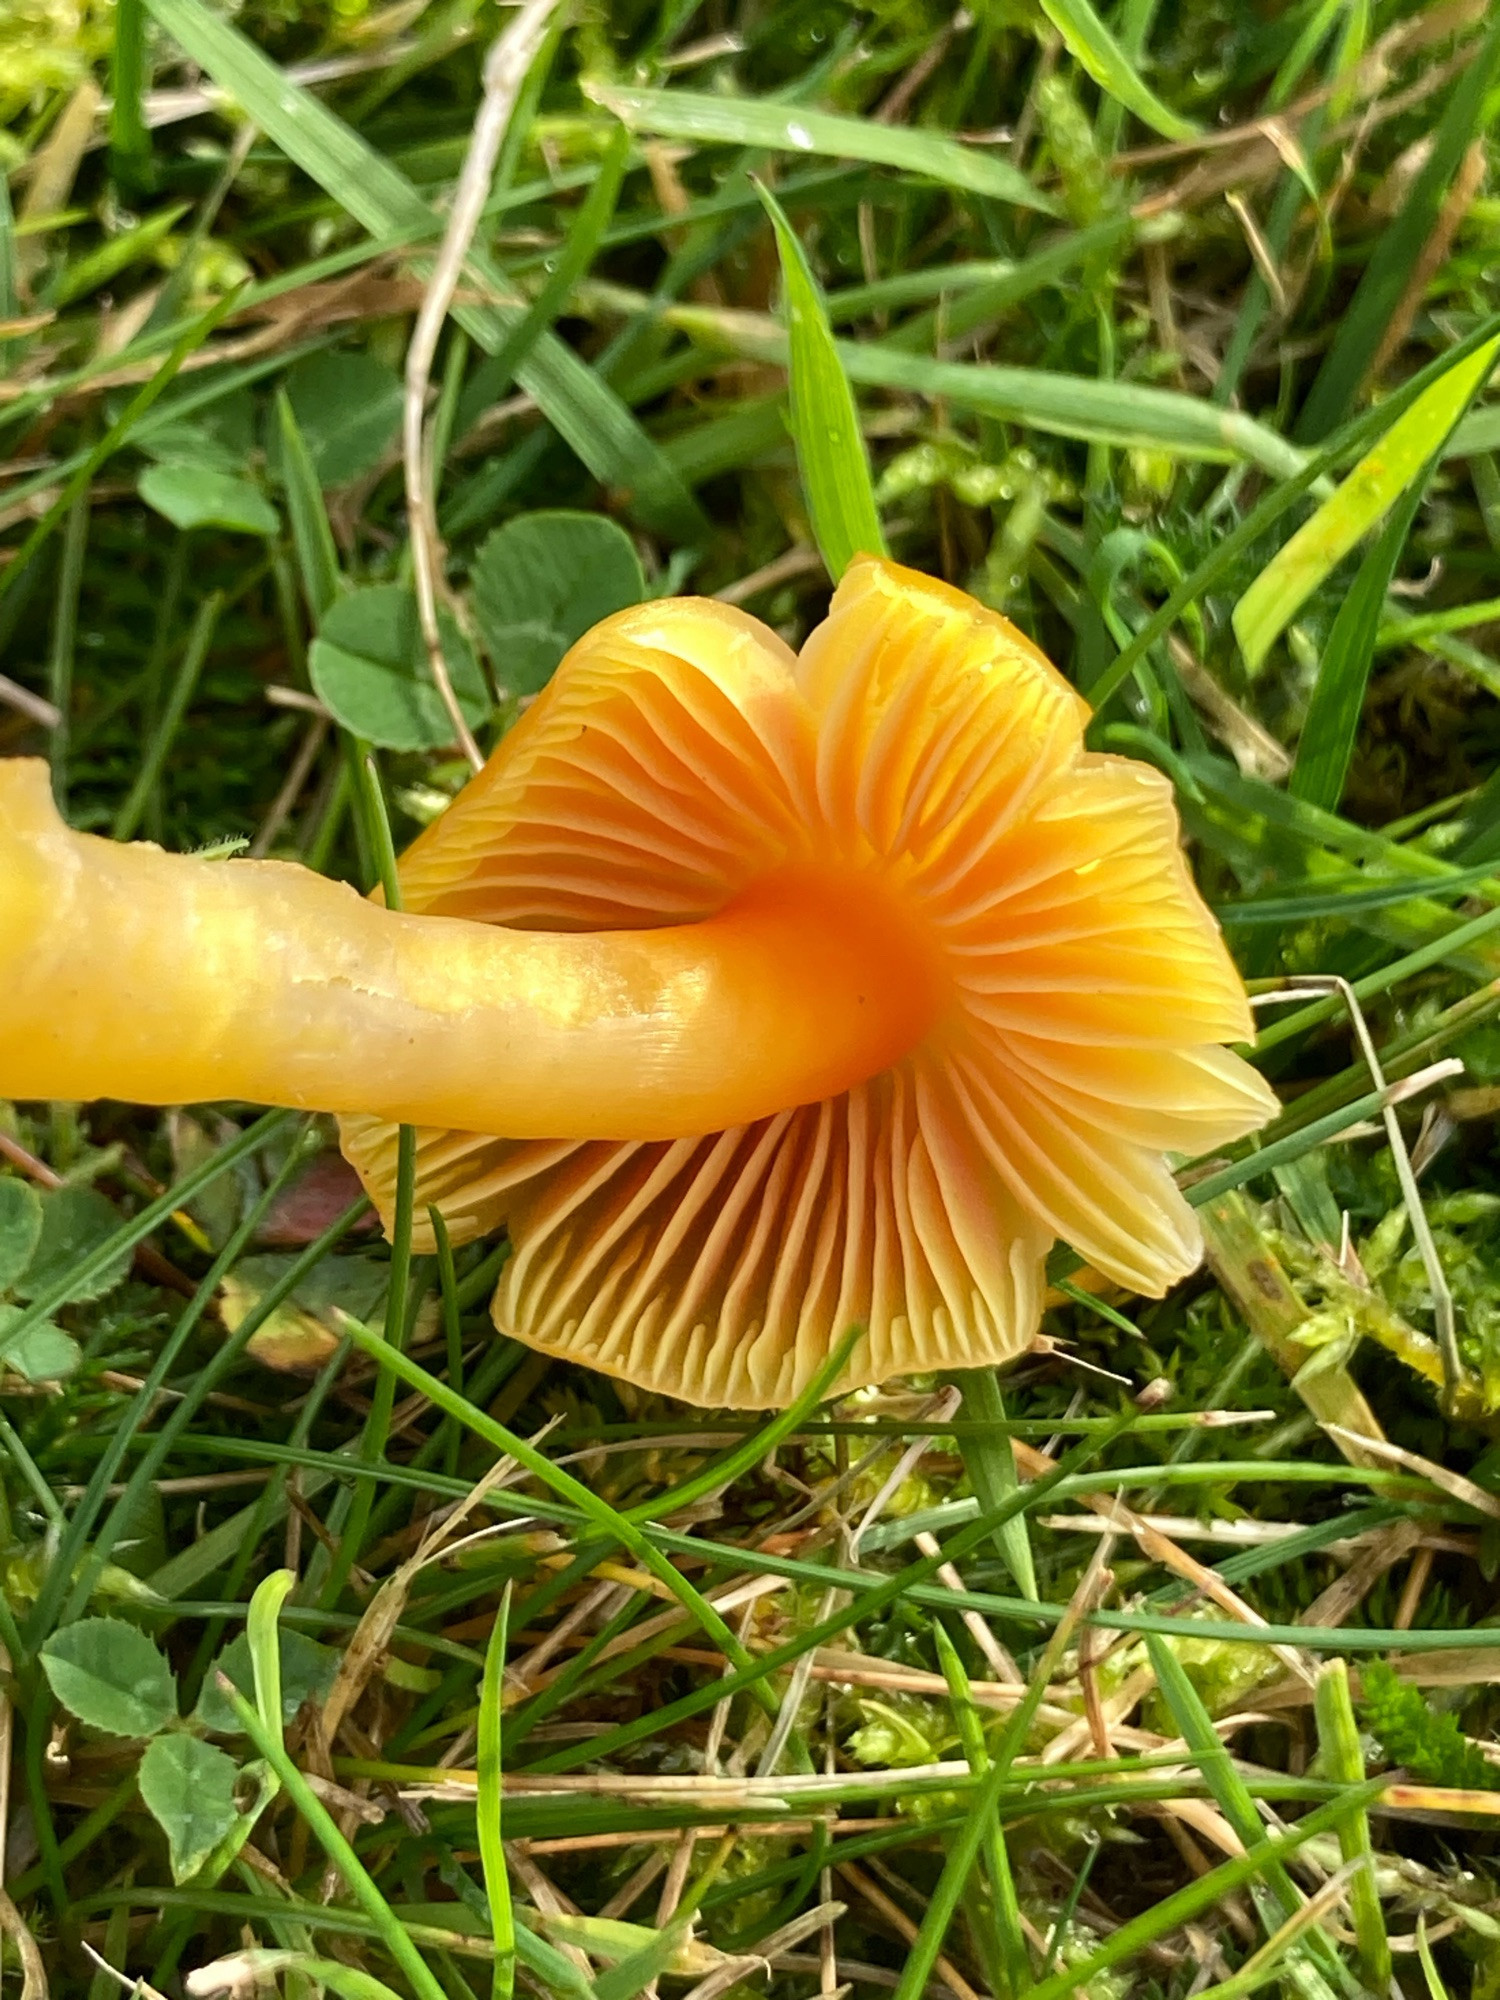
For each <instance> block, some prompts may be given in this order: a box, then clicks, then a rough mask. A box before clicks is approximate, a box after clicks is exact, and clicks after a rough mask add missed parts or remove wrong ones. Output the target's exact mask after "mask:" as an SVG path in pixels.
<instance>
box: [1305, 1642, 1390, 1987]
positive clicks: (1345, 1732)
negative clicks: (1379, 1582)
mask: <svg viewBox="0 0 1500 2000" xmlns="http://www.w3.org/2000/svg"><path fill="white" fill-rule="evenodd" d="M1314 1713H1315V1715H1316V1718H1317V1725H1318V1748H1319V1750H1320V1752H1321V1755H1322V1762H1323V1766H1324V1769H1325V1770H1326V1771H1327V1773H1328V1775H1329V1777H1330V1778H1334V1779H1336V1780H1337V1781H1338V1782H1339V1783H1340V1784H1344V1785H1349V1786H1354V1785H1359V1784H1362V1783H1363V1782H1364V1777H1365V1756H1364V1751H1363V1749H1362V1748H1361V1747H1360V1740H1359V1724H1358V1723H1357V1722H1356V1720H1355V1717H1354V1703H1353V1702H1352V1701H1351V1700H1350V1698H1349V1669H1348V1667H1347V1666H1346V1665H1345V1664H1344V1662H1343V1661H1342V1660H1325V1661H1324V1662H1323V1665H1322V1667H1321V1668H1320V1669H1319V1672H1318V1684H1317V1688H1316V1690H1315V1693H1314ZM1339 1852H1340V1853H1341V1854H1342V1855H1343V1857H1344V1859H1345V1861H1354V1862H1358V1863H1359V1864H1360V1867H1359V1871H1358V1873H1357V1874H1356V1875H1355V1876H1354V1878H1353V1880H1352V1881H1351V1883H1350V1885H1349V1903H1350V1907H1351V1909H1352V1911H1353V1915H1354V1934H1355V1936H1356V1937H1357V1938H1358V1940H1359V1956H1360V1970H1361V1972H1362V1973H1363V1975H1364V1981H1365V1984H1366V1985H1367V1986H1368V1987H1369V1989H1370V1991H1371V1992H1372V1993H1386V1992H1388V1991H1389V1990H1390V1984H1391V1941H1390V1938H1389V1936H1388V1935H1387V1933H1386V1928H1385V1916H1384V1913H1383V1912H1382V1910H1381V1907H1380V1891H1379V1889H1378V1888H1377V1886H1376V1882H1375V1847H1374V1843H1373V1841H1372V1840H1371V1838H1370V1816H1369V1814H1368V1813H1367V1812H1366V1811H1365V1810H1364V1808H1363V1806H1355V1807H1352V1808H1351V1809H1350V1811H1349V1814H1348V1816H1347V1817H1346V1818H1345V1819H1343V1820H1341V1821H1340V1823H1339Z"/></svg>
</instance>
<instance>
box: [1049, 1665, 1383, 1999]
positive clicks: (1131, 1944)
mask: <svg viewBox="0 0 1500 2000" xmlns="http://www.w3.org/2000/svg"><path fill="white" fill-rule="evenodd" d="M1241 1629H1242V1630H1243V1627H1242V1628H1241ZM1380 1783H1381V1781H1380V1780H1379V1779H1378V1778H1372V1779H1371V1780H1370V1781H1369V1782H1368V1783H1367V1784H1364V1785H1360V1786H1357V1787H1355V1788H1354V1791H1353V1794H1352V1797H1351V1799H1350V1800H1349V1801H1341V1802H1340V1803H1338V1804H1335V1805H1327V1806H1320V1807H1318V1809H1317V1810H1316V1811H1315V1812H1310V1813H1309V1814H1308V1815H1307V1817H1306V1818H1305V1819H1303V1820H1299V1821H1298V1823H1297V1825H1296V1826H1295V1827H1293V1828H1292V1830H1291V1831H1290V1832H1289V1833H1284V1834H1281V1835H1279V1836H1278V1837H1277V1838H1276V1839H1274V1840H1259V1841H1257V1842H1256V1844H1255V1845H1254V1846H1253V1847H1252V1848H1250V1849H1249V1851H1248V1852H1247V1853H1244V1854H1240V1855H1236V1856H1235V1857H1234V1859H1233V1860H1232V1861H1225V1862H1221V1863H1220V1865H1219V1866H1218V1867H1217V1868H1214V1869H1211V1870H1210V1871H1209V1873H1208V1874H1207V1875H1201V1876H1199V1877H1198V1879H1197V1880H1196V1881H1194V1882H1190V1883H1189V1884H1188V1886H1187V1887H1186V1888H1185V1889H1179V1890H1177V1892H1176V1893H1175V1894H1174V1895H1171V1896H1167V1897H1165V1898H1164V1899H1163V1900H1162V1901H1161V1902H1158V1903H1154V1904H1152V1906H1151V1907H1150V1908H1149V1909H1147V1910H1144V1911H1142V1913H1141V1914H1140V1915H1139V1916H1136V1917H1131V1918H1129V1919H1128V1920H1127V1921H1126V1922H1125V1923H1123V1924H1121V1925H1120V1927H1119V1929H1118V1930H1116V1931H1114V1932H1113V1933H1112V1934H1111V1936H1110V1937H1109V1938H1108V1939H1107V1940H1106V1941H1105V1942H1104V1943H1103V1944H1102V1945H1101V1946H1100V1947H1099V1949H1098V1950H1097V1951H1095V1952H1093V1953H1091V1954H1090V1956H1089V1957H1088V1958H1086V1959H1084V1960H1082V1961H1081V1962H1080V1963H1079V1964H1077V1965H1072V1966H1068V1967H1066V1968H1065V1969H1064V1970H1063V1971H1061V1972H1057V1973H1054V1974H1053V1976H1052V1977H1051V1978H1050V1979H1044V1980H1042V1981H1041V1982H1040V1983H1039V1984H1038V1985H1036V1986H1034V1987H1033V1988H1032V1989H1031V2000H1068V1995H1070V1994H1071V1993H1072V1992H1073V1991H1074V1990H1075V1989H1078V1988H1082V1989H1084V1990H1087V1988H1088V1985H1089V1983H1090V1981H1092V1980H1094V1979H1097V1978H1098V1976H1099V1974H1100V1973H1102V1972H1107V1971H1108V1970H1109V1968H1110V1967H1111V1966H1113V1965H1118V1964H1119V1963H1120V1962H1121V1960H1122V1959H1128V1958H1132V1957H1134V1955H1135V1954H1136V1953H1137V1952H1139V1951H1142V1950H1144V1949H1145V1948H1146V1947H1147V1946H1149V1945H1151V1944H1154V1943H1155V1942H1156V1940H1157V1939H1158V1938H1162V1937H1165V1936H1166V1935H1167V1934H1168V1933H1169V1932H1170V1931H1174V1930H1176V1929H1177V1927H1178V1926H1179V1925H1180V1924H1184V1923H1187V1922H1188V1921H1189V1920H1190V1919H1191V1918H1193V1917H1195V1916H1196V1915H1197V1914H1198V1912H1199V1911H1200V1910H1205V1909H1210V1908H1211V1907H1212V1906H1213V1905H1214V1904H1215V1903H1217V1902H1219V1901H1220V1900H1221V1899H1222V1898H1223V1897H1224V1896H1226V1895H1228V1894H1229V1892H1230V1891H1231V1890H1233V1889H1238V1888H1239V1887H1240V1886H1241V1884H1242V1883H1246V1882H1253V1881H1254V1880H1255V1878H1256V1876H1257V1875H1260V1874H1262V1873H1263V1872H1264V1871H1265V1869H1266V1868H1267V1866H1268V1865H1270V1864H1273V1863H1282V1862H1284V1861H1285V1860H1286V1859H1287V1857H1288V1856H1290V1855H1292V1854H1295V1853H1296V1851H1297V1849H1298V1848H1299V1847H1304V1846H1305V1845H1306V1844H1307V1842H1308V1841H1309V1840H1316V1839H1317V1838H1318V1836H1319V1835H1320V1834H1324V1833H1331V1832H1332V1831H1333V1830H1334V1829H1335V1828H1336V1827H1337V1825H1338V1823H1339V1818H1340V1815H1341V1814H1343V1813H1345V1812H1347V1810H1348V1806H1349V1804H1350V1803H1353V1802H1355V1801H1357V1802H1358V1803H1359V1804H1361V1805H1363V1804H1367V1803H1368V1802H1369V1800H1371V1799H1372V1798H1374V1797H1375V1795H1376V1794H1377V1792H1378V1791H1379V1790H1380Z"/></svg>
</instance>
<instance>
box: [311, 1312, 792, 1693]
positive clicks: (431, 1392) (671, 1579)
mask: <svg viewBox="0 0 1500 2000" xmlns="http://www.w3.org/2000/svg"><path fill="white" fill-rule="evenodd" d="M343 1324H344V1328H345V1331H346V1332H347V1333H348V1335H349V1337H350V1339H351V1340H352V1341H353V1342H354V1344H355V1346H356V1347H358V1348H361V1349H362V1350H363V1351H364V1353H366V1354H367V1355H369V1357H370V1359H371V1360H372V1361H374V1362H376V1363H378V1365H379V1366H380V1368H381V1369H382V1370H383V1371H385V1372H387V1373H389V1374H391V1375H393V1376H395V1377H396V1378H397V1380H399V1381H403V1382H405V1383H406V1384H407V1385H408V1387H410V1388H414V1389H420V1390H421V1392H422V1394H423V1395H425V1396H426V1397H428V1399H429V1400H430V1401H431V1402H433V1403H435V1404H436V1405H437V1406H438V1408H439V1409H442V1410H446V1411H447V1412H448V1414H449V1415H450V1416H455V1417H457V1418H458V1419H459V1421H460V1422H461V1423H463V1424H465V1425H467V1427H468V1428H469V1429H470V1430H472V1431H473V1432H474V1433H475V1435H476V1436H478V1437H482V1438H483V1439H484V1440H485V1442H486V1443H487V1444H489V1445H492V1446H494V1447H495V1449H496V1450H498V1451H502V1452H504V1453H506V1454H507V1455H508V1456H509V1457H511V1458H513V1459H515V1461H516V1463H517V1464H518V1465H524V1466H525V1468H526V1470H527V1471H528V1472H530V1473H532V1474H533V1475H534V1476H535V1477H536V1478H538V1479H540V1480H541V1481H542V1483H543V1484H544V1485H546V1486H550V1487H551V1488H552V1490H553V1492H554V1493H557V1494H558V1495H560V1496H561V1497H562V1498H564V1499H566V1500H568V1501H570V1502H571V1503H572V1504H573V1506H575V1507H577V1508H578V1509H579V1510H580V1511H581V1512H582V1513H583V1514H585V1515H586V1516H587V1517H588V1519H589V1520H590V1521H591V1522H592V1523H593V1525H594V1526H595V1527H596V1528H601V1529H603V1531H604V1533H605V1534H607V1535H609V1536H610V1537H611V1538H612V1539H613V1540H615V1541H617V1542H619V1543H620V1545H621V1546H622V1547H623V1548H627V1549H628V1550H629V1551H630V1553H631V1554H632V1555H633V1556H634V1557H635V1559H636V1560H637V1562H639V1563H640V1564H641V1565H642V1566H643V1567H644V1568H645V1569H648V1570H649V1571H650V1572H651V1574H652V1575H653V1576H654V1577H656V1579H657V1580H658V1582H660V1583H664V1584H665V1585H666V1586H667V1588H668V1590H670V1591H671V1593H672V1595H673V1596H674V1597H675V1598H677V1599H678V1601H679V1602H680V1603H681V1604H682V1606H683V1608H684V1609H685V1610H686V1611H687V1612H688V1613H689V1614H690V1616H691V1617H692V1618H693V1620H694V1621H695V1623H697V1624H698V1625H699V1626H701V1628H702V1629H703V1631H704V1632H705V1633H707V1635H708V1636H709V1638H710V1639H712V1640H713V1642H714V1644H715V1645H716V1646H718V1647H719V1648H720V1649H721V1650H722V1651H723V1653H724V1656H725V1658H726V1659H729V1660H732V1661H733V1662H734V1663H735V1666H736V1668H737V1669H739V1670H741V1671H743V1670H744V1669H745V1668H747V1667H750V1666H751V1661H750V1658H749V1655H748V1654H747V1653H746V1651H745V1648H744V1647H743V1646H742V1645H741V1643H740V1641H739V1640H738V1639H737V1638H736V1637H735V1635H734V1633H733V1632H732V1631H731V1630H730V1628H729V1627H728V1626H727V1625H726V1624H725V1622H724V1620H723V1619H722V1618H721V1617H720V1616H719V1614H718V1612H717V1611H715V1610H714V1608H713V1606H712V1605H711V1604H709V1603H708V1602H707V1600H706V1599H705V1598H704V1597H703V1596H702V1594H701V1593H700V1592H699V1591H698V1590H696V1589H695V1588H694V1587H693V1585H692V1584H691V1583H689V1582H688V1580H687V1578H686V1577H685V1576H684V1575H683V1574H682V1572H681V1571H680V1570H679V1569H678V1568H677V1567H676V1566H675V1564H673V1563H671V1562H669V1561H668V1560H667V1558H666V1557H665V1556H664V1555H662V1554H661V1553H660V1552H659V1550H658V1549H657V1548H656V1546H655V1544H654V1543H653V1542H652V1541H651V1540H650V1538H649V1537H648V1536H646V1535H644V1534H643V1533H642V1532H641V1530H640V1529H639V1528H638V1527H637V1526H636V1525H635V1523H634V1522H633V1521H630V1520H627V1519H626V1517H625V1516H624V1515H623V1514H621V1513H620V1512H618V1510H617V1509H616V1508H614V1507H612V1506H610V1504H609V1502H608V1501H607V1500H603V1499H601V1498H600V1497H599V1495H598V1494H596V1493H595V1492H594V1491H593V1490H592V1489H591V1488H590V1487H588V1486H585V1485H584V1484H583V1482H582V1481H581V1480H577V1479H575V1478H574V1477H573V1475H572V1474H571V1473H570V1472H565V1471H564V1470H563V1468H562V1467H561V1466H559V1465H554V1464H553V1463H552V1461H551V1459H549V1458H547V1457H546V1456H544V1454H543V1453H541V1452H539V1451H538V1450H537V1449H536V1447H535V1446H534V1445H530V1444H528V1443H527V1442H526V1440H525V1439H524V1438H519V1437H517V1436H516V1435H515V1434H514V1432H512V1431H510V1430H507V1429H506V1427H505V1425H504V1424H498V1423H496V1422H495V1420H494V1418H493V1417H491V1416H489V1415H487V1414H486V1413H485V1412H484V1411H483V1410H479V1409H476V1408H475V1406H474V1405H473V1404H472V1403H470V1402H468V1401H467V1400H466V1399H465V1398H464V1397H462V1396H458V1395H455V1394H454V1392H453V1391H452V1390H451V1389H450V1388H449V1387H448V1385H447V1383H446V1382H441V1381H439V1380H438V1378H437V1377H436V1376H435V1375H429V1374H428V1372H427V1370H426V1369H425V1368H422V1367H419V1366H418V1364H417V1363H416V1362H415V1361H413V1360H411V1359H410V1357H409V1356H408V1355H405V1354H402V1353H399V1352H397V1351H396V1350H395V1349H393V1348H391V1347H389V1346H388V1345H387V1344H386V1342H385V1341H383V1340H382V1339H381V1338H380V1337H379V1335H378V1334H375V1333H373V1332H372V1331H371V1330H370V1328H369V1327H366V1326H362V1325H361V1324H360V1323H359V1322H358V1321H357V1320H355V1319H352V1318H350V1317H349V1316H348V1315H347V1314H345V1315H343ZM754 1678H755V1680H756V1683H757V1687H758V1692H757V1699H758V1700H759V1701H760V1702H761V1705H762V1706H763V1707H765V1708H766V1710H767V1712H768V1713H770V1714H774V1713H775V1712H776V1703H775V1700H774V1698H773V1697H772V1696H771V1695H770V1694H769V1693H768V1692H767V1691H766V1690H765V1689H764V1688H763V1687H759V1682H760V1681H761V1679H762V1678H763V1676H761V1675H760V1674H756V1675H755V1676H754Z"/></svg>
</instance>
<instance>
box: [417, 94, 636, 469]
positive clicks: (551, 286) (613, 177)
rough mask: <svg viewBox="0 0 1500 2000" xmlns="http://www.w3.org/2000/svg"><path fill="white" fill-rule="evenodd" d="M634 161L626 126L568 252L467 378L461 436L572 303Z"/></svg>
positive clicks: (577, 221)
mask: <svg viewBox="0 0 1500 2000" xmlns="http://www.w3.org/2000/svg"><path fill="white" fill-rule="evenodd" d="M629 164H630V134H629V132H627V131H626V130H625V128H624V127H623V126H621V128H620V129H619V131H618V132H616V134H615V136H614V139H613V141H612V142H611V144H610V146H609V149H608V151H607V152H606V153H605V155H604V158H603V159H602V160H601V161H600V162H599V172H598V176H597V177H596V179H595V181H594V185H593V186H592V187H591V188H590V189H589V191H588V193H587V195H586V196H585V197H584V200H583V205H582V206H581V207H580V209H579V211H578V213H577V215H576V216H575V217H574V218H573V225H572V227H571V228H570V229H569V231H568V236H567V241H566V242H565V243H564V245H563V248H562V254H561V255H560V256H559V257H558V259H557V261H556V263H555V264H554V265H553V266H552V268H551V270H550V271H549V272H548V274H547V280H546V283H545V284H544V285H543V286H542V289H541V290H540V291H539V292H538V293H537V295H536V297H535V298H534V299H533V300H532V302H531V304H530V305H529V306H528V307H527V309H526V311H525V313H524V314H523V315H522V316H521V317H520V318H519V319H518V320H517V321H516V322H515V324H514V325H513V326H511V327H510V328H509V329H508V330H507V332H506V335H505V339H504V341H503V342H502V343H501V345H500V347H499V349H498V350H497V351H496V352H495V353H494V354H492V355H490V356H489V357H488V359H487V360H486V361H484V362H483V363H482V364H481V366H480V367H478V368H476V369H475V371H474V374H473V376H472V377H471V379H470V380H469V381H468V382H467V383H466V384H465V386H464V391H463V394H462V396H460V398H459V403H458V415H457V418H456V421H455V426H454V428H455V431H456V434H457V435H458V436H459V437H462V436H463V434H464V432H465V431H467V430H468V429H469V427H470V426H471V425H472V424H473V423H474V422H475V421H476V420H477V419H478V417H479V416H480V415H481V413H482V412H483V411H484V410H485V409H486V408H487V407H488V406H489V405H490V404H491V403H498V402H499V400H500V398H501V397H502V396H503V395H504V394H505V392H506V391H507V390H508V389H509V387H510V385H511V382H512V381H513V379H514V378H515V374H516V371H517V370H518V369H520V368H524V367H525V365H526V360H527V357H528V355H529V354H530V353H531V351H532V349H533V348H534V347H535V346H536V344H537V342H538V341H539V340H540V339H541V337H542V335H543V334H544V333H546V332H547V331H548V330H549V329H550V327H551V325H552V322H553V321H554V320H555V319H556V318H557V316H558V314H559V313H560V312H561V311H562V309H563V307H564V306H565V305H566V304H567V302H568V298H569V296H570V294H571V293H572V290H573V287H574V286H575V285H576V284H577V283H578V280H579V279H580V278H581V277H583V276H584V275H585V273H586V272H587V271H588V269H589V267H590V265H592V263H593V261H594V259H595V257H596V256H597V255H598V252H599V245H600V244H601V243H602V241H603V240H604V234H605V231H606V230H607V229H608V228H609V225H610V223H611V221H612V220H613V219H614V213H615V205H616V203H617V202H618V201H619V199H620V189H621V187H622V186H623V185H624V181H625V172H626V169H627V167H628V166H629Z"/></svg>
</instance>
